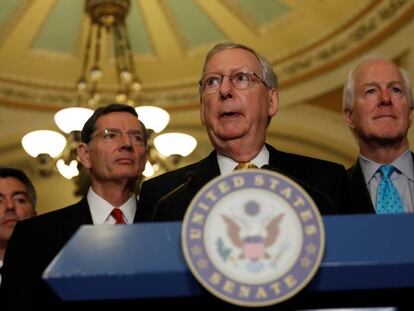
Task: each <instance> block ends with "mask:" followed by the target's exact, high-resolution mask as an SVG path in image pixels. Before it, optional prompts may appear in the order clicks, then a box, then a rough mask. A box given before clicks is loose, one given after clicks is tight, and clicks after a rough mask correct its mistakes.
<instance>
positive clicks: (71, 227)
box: [64, 196, 93, 238]
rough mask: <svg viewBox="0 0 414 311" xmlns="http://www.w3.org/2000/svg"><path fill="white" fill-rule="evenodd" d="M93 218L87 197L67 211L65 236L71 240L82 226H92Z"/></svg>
mask: <svg viewBox="0 0 414 311" xmlns="http://www.w3.org/2000/svg"><path fill="white" fill-rule="evenodd" d="M91 224H93V222H92V216H91V212H90V210H89V204H88V201H87V199H86V196H84V197H83V198H82V200H81V201H79V202H78V203H76V204H74V205H72V206H70V207H68V208H67V209H66V215H65V219H64V229H65V234H66V236H67V237H68V238H70V237H71V236H72V235H73V234H74V233H75V232H76V231H77V230H78V229H79V227H80V226H82V225H91Z"/></svg>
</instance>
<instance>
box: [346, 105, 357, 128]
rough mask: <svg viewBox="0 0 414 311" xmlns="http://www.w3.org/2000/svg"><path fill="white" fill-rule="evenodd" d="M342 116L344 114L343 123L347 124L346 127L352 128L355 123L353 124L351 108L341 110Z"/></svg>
mask: <svg viewBox="0 0 414 311" xmlns="http://www.w3.org/2000/svg"><path fill="white" fill-rule="evenodd" d="M343 116H344V120H345V123H346V124H347V125H348V127H349V128H350V129H354V127H355V124H354V117H353V110H351V109H345V110H344V111H343Z"/></svg>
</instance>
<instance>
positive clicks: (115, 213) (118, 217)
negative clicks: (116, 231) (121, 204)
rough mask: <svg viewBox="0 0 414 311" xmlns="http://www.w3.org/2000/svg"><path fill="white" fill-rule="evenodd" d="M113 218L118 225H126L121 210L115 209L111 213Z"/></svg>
mask: <svg viewBox="0 0 414 311" xmlns="http://www.w3.org/2000/svg"><path fill="white" fill-rule="evenodd" d="M111 215H112V217H114V218H115V221H116V222H115V223H116V224H117V225H118V224H126V222H125V220H124V217H123V213H122V211H121V210H120V209H119V208H114V209H113V210H112V212H111Z"/></svg>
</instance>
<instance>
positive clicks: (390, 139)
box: [343, 57, 414, 214]
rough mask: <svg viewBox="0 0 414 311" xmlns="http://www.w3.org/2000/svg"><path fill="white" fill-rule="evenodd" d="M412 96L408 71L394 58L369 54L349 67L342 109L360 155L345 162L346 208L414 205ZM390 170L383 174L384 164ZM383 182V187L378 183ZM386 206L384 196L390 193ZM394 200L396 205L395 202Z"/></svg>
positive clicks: (362, 210) (374, 210) (382, 209)
mask: <svg viewBox="0 0 414 311" xmlns="http://www.w3.org/2000/svg"><path fill="white" fill-rule="evenodd" d="M412 109H413V99H412V94H411V83H410V78H409V75H408V74H407V73H406V72H405V71H404V70H402V69H399V68H398V67H397V66H396V65H395V64H394V63H392V62H390V61H388V60H385V59H383V58H379V57H368V58H366V59H364V60H363V61H362V62H361V63H359V64H357V66H355V67H354V69H352V70H351V71H350V73H349V75H348V81H347V83H346V84H345V87H344V100H343V112H344V117H345V121H346V123H347V125H348V127H349V128H350V129H351V131H352V132H353V134H354V135H355V137H356V139H357V141H358V145H359V150H360V155H359V157H358V159H357V161H356V163H355V164H354V165H353V166H352V167H351V168H349V170H348V175H349V180H350V183H351V186H350V187H351V188H350V189H351V200H352V205H351V206H350V212H352V213H380V214H382V213H398V212H413V211H414V202H413V198H414V165H413V154H412V153H411V152H410V150H409V143H408V138H407V133H408V129H409V127H410V126H411V120H412ZM384 167H385V168H387V167H388V168H387V171H388V172H389V173H388V175H387V177H386V178H384V175H386V174H384V173H383V171H382V170H383V169H384ZM386 183H388V185H389V189H391V188H392V189H391V190H386V193H385V192H384V190H382V189H384V188H383V186H382V185H385V184H386ZM391 192H394V195H393V196H392V197H393V199H392V200H387V202H388V201H390V204H389V206H388V204H387V205H384V203H381V201H382V202H385V200H384V199H383V198H384V197H385V198H386V197H390V196H391V194H390V193H391ZM395 202H399V204H398V205H399V206H400V208H396V207H395V206H396V205H397V204H394V203H395Z"/></svg>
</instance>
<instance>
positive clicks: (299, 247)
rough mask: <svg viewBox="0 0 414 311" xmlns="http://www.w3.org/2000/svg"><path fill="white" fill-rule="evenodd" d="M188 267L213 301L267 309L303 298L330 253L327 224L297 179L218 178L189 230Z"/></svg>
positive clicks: (262, 175)
mask: <svg viewBox="0 0 414 311" xmlns="http://www.w3.org/2000/svg"><path fill="white" fill-rule="evenodd" d="M182 247H183V252H184V257H185V260H186V262H187V264H188V266H189V268H190V270H191V272H192V273H193V275H194V276H195V278H196V279H197V280H198V281H199V282H200V283H201V284H202V285H203V286H204V287H205V288H206V289H207V290H208V291H209V292H211V293H212V294H213V295H215V296H217V297H218V298H220V299H222V300H224V301H227V302H229V303H232V304H235V305H241V306H251V307H258V306H268V305H272V304H277V303H280V302H282V301H285V300H287V299H289V298H291V297H292V296H294V295H295V294H297V293H298V292H299V291H300V290H302V289H303V288H304V287H305V286H306V285H307V284H308V283H309V282H310V280H311V279H312V277H313V276H314V275H315V273H316V271H317V269H318V268H319V265H320V263H321V260H322V256H323V252H324V248H325V231H324V227H323V222H322V217H321V216H320V213H319V211H318V209H317V207H316V205H315V203H314V202H313V200H312V199H311V197H310V196H309V195H308V194H307V193H306V192H305V190H303V189H302V188H301V187H300V186H299V185H298V184H297V183H295V182H294V181H292V180H291V179H290V178H288V177H286V176H284V175H281V174H279V173H276V172H272V171H269V170H259V169H250V170H239V171H235V172H233V173H231V174H228V175H223V176H219V177H216V178H215V179H213V180H211V181H210V182H209V183H208V184H206V185H205V186H204V187H203V188H202V189H201V190H200V191H199V192H198V194H197V195H196V196H195V197H194V199H193V200H192V202H191V204H190V206H189V207H188V209H187V212H186V215H185V217H184V221H183V227H182Z"/></svg>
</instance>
